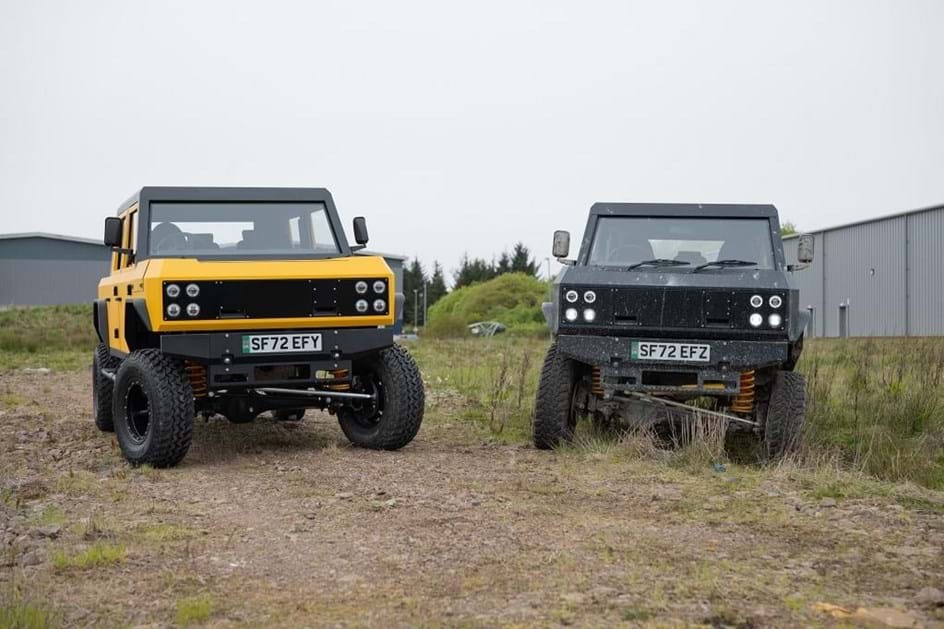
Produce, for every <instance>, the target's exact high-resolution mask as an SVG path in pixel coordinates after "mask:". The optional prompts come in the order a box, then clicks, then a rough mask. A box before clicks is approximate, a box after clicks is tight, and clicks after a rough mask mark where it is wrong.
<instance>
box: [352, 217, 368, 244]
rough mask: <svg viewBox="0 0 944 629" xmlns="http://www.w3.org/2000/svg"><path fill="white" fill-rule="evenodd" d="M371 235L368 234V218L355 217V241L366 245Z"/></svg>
mask: <svg viewBox="0 0 944 629" xmlns="http://www.w3.org/2000/svg"><path fill="white" fill-rule="evenodd" d="M369 239H370V237H369V236H368V235H367V219H365V218H364V217H363V216H356V217H354V242H356V243H357V244H359V245H366V244H367V241H368V240H369Z"/></svg>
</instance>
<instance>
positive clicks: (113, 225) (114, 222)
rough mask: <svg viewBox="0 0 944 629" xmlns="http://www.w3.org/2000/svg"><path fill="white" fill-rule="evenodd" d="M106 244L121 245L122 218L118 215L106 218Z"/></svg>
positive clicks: (109, 245) (110, 245)
mask: <svg viewBox="0 0 944 629" xmlns="http://www.w3.org/2000/svg"><path fill="white" fill-rule="evenodd" d="M104 240H105V246H106V247H120V246H121V219H120V218H118V217H117V216H109V217H108V218H106V219H105V239H104Z"/></svg>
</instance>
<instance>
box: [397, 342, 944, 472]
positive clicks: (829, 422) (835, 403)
mask: <svg viewBox="0 0 944 629" xmlns="http://www.w3.org/2000/svg"><path fill="white" fill-rule="evenodd" d="M547 344H548V341H547V340H546V339H535V338H525V337H494V338H491V339H469V338H465V339H423V340H421V341H419V342H417V343H412V344H411V345H410V351H411V352H412V353H413V354H414V356H415V357H416V359H417V361H418V362H419V364H420V367H421V369H422V371H423V377H424V380H425V381H426V383H427V390H429V391H431V392H432V393H431V395H429V399H428V403H429V404H430V405H435V406H436V407H438V410H439V411H440V415H441V416H443V417H445V418H447V419H448V420H450V421H467V422H472V423H473V424H474V425H476V426H478V427H479V429H480V430H481V431H482V432H483V433H484V434H488V435H491V437H492V438H494V439H498V440H502V441H514V442H518V441H526V440H528V439H529V438H530V434H531V418H532V414H533V412H534V395H535V391H536V389H537V382H538V378H539V375H540V368H541V363H542V361H543V359H544V353H545V352H546V349H547ZM798 369H799V370H800V371H801V372H803V373H804V374H805V375H806V377H807V401H808V413H807V422H806V426H805V430H804V434H803V438H802V442H801V448H800V453H799V455H798V460H797V461H795V463H797V464H799V465H801V466H804V467H807V468H812V469H830V468H833V467H835V468H838V469H842V470H845V471H851V472H854V473H861V474H863V475H866V476H868V477H872V478H876V479H880V480H887V481H894V482H910V483H915V484H917V485H920V486H923V487H928V488H932V489H944V338H941V339H937V338H935V339H900V338H898V339H881V340H875V339H843V340H834V339H816V340H812V341H809V342H807V346H806V350H805V353H804V356H803V358H802V359H801V361H800V364H799V366H798ZM693 430H694V431H695V433H696V434H695V435H694V438H686V439H683V441H684V442H685V443H686V444H688V445H685V447H681V448H679V449H678V451H677V452H675V453H673V454H672V455H671V456H669V455H666V454H665V451H664V449H660V448H658V447H655V445H654V443H653V441H652V438H651V437H652V436H651V435H646V434H640V433H633V434H632V435H623V436H622V437H621V438H620V439H619V440H618V442H614V441H613V440H612V439H610V440H607V439H605V438H604V439H603V440H602V441H601V440H600V438H599V437H598V436H595V435H593V434H592V433H586V434H584V433H581V432H580V430H579V429H578V442H577V445H578V447H580V448H583V449H590V450H593V449H606V448H611V447H619V448H623V449H625V450H626V451H628V452H629V453H631V455H633V456H637V457H649V458H655V459H658V460H661V461H663V462H669V463H670V464H674V465H679V466H683V467H689V468H692V467H698V466H708V465H711V464H713V463H716V462H717V463H723V462H725V460H726V458H728V457H729V456H730V455H731V454H732V453H731V452H730V451H728V450H725V449H724V448H722V447H721V440H720V438H719V437H720V434H719V433H718V431H717V424H716V423H715V422H714V421H713V420H710V419H706V420H705V421H704V422H701V423H700V422H695V424H694V428H693ZM667 457H668V458H667ZM736 460H739V461H740V460H741V459H740V457H738V458H737V459H736ZM755 460H756V458H755Z"/></svg>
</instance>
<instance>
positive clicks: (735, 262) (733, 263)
mask: <svg viewBox="0 0 944 629" xmlns="http://www.w3.org/2000/svg"><path fill="white" fill-rule="evenodd" d="M713 266H720V267H722V268H726V267H737V266H757V263H756V262H751V261H750V260H715V261H714V262H705V263H704V264H699V265H698V266H696V267H695V268H694V269H692V273H698V272H699V271H701V270H702V269H707V268H710V267H713Z"/></svg>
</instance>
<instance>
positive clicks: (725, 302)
mask: <svg viewBox="0 0 944 629" xmlns="http://www.w3.org/2000/svg"><path fill="white" fill-rule="evenodd" d="M569 249H570V235H569V234H568V233H567V232H562V231H559V232H555V234H554V255H555V256H556V257H557V258H558V259H561V262H563V263H564V264H566V265H567V266H566V267H565V269H564V271H563V272H562V273H560V275H559V276H558V278H557V280H556V281H555V286H554V295H553V302H552V303H547V304H545V305H544V314H545V318H546V319H547V321H548V324H549V325H550V327H551V330H552V332H553V334H554V342H553V343H552V345H551V347H550V349H549V351H548V354H547V358H546V359H545V362H544V367H543V371H542V373H541V382H540V385H539V388H538V395H537V402H536V408H535V418H534V443H535V445H536V446H537V447H539V448H552V447H555V446H558V445H560V444H562V443H566V442H569V441H570V440H571V439H572V438H573V435H574V429H575V427H576V424H577V420H578V419H579V418H581V417H589V418H591V419H593V420H594V422H598V423H601V424H603V425H607V426H613V425H627V424H629V425H633V424H635V425H638V424H641V423H652V424H656V425H659V424H663V423H665V422H675V421H678V419H679V417H683V418H684V417H689V418H690V417H692V416H693V414H692V413H691V412H690V411H692V410H694V409H695V407H694V406H691V405H690V403H691V402H692V401H694V400H696V399H704V398H706V397H709V398H714V401H715V403H714V404H704V403H702V404H699V405H698V412H699V413H701V414H703V415H707V416H709V417H712V418H716V419H718V420H719V421H722V422H726V423H727V427H728V428H729V429H732V428H743V429H747V430H751V431H753V432H754V433H755V434H756V435H757V436H758V437H760V438H761V439H762V441H763V445H764V451H765V454H766V457H767V458H769V459H774V458H778V457H781V456H783V455H784V454H785V453H787V452H789V451H790V450H791V449H792V448H793V447H794V446H795V445H796V441H797V436H798V434H799V431H800V428H801V427H802V425H803V421H804V418H805V380H804V378H803V376H802V375H800V374H798V373H795V372H794V371H793V369H794V366H795V365H796V363H797V360H798V359H799V357H800V353H801V351H802V349H803V331H804V329H805V327H806V324H807V319H808V318H809V313H807V312H805V311H803V310H800V309H799V308H798V291H797V289H796V288H795V287H794V286H793V284H792V281H791V278H790V273H791V272H792V271H795V270H799V269H801V268H803V267H805V266H806V265H807V264H808V263H809V262H811V261H812V258H813V241H812V238H811V237H809V236H805V235H804V236H801V237H800V239H799V248H798V256H797V259H798V260H799V264H797V265H794V266H788V265H787V263H786V259H785V257H784V252H783V242H782V241H781V238H780V222H779V219H778V216H777V209H776V208H775V207H773V206H772V205H680V204H678V205H677V204H633V203H598V204H596V205H594V206H593V208H592V209H591V210H590V218H589V220H588V221H587V227H586V231H585V233H584V238H583V242H582V244H581V247H580V252H579V254H578V257H577V259H576V260H575V261H572V260H564V259H563V258H566V257H567V255H568V252H569Z"/></svg>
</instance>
